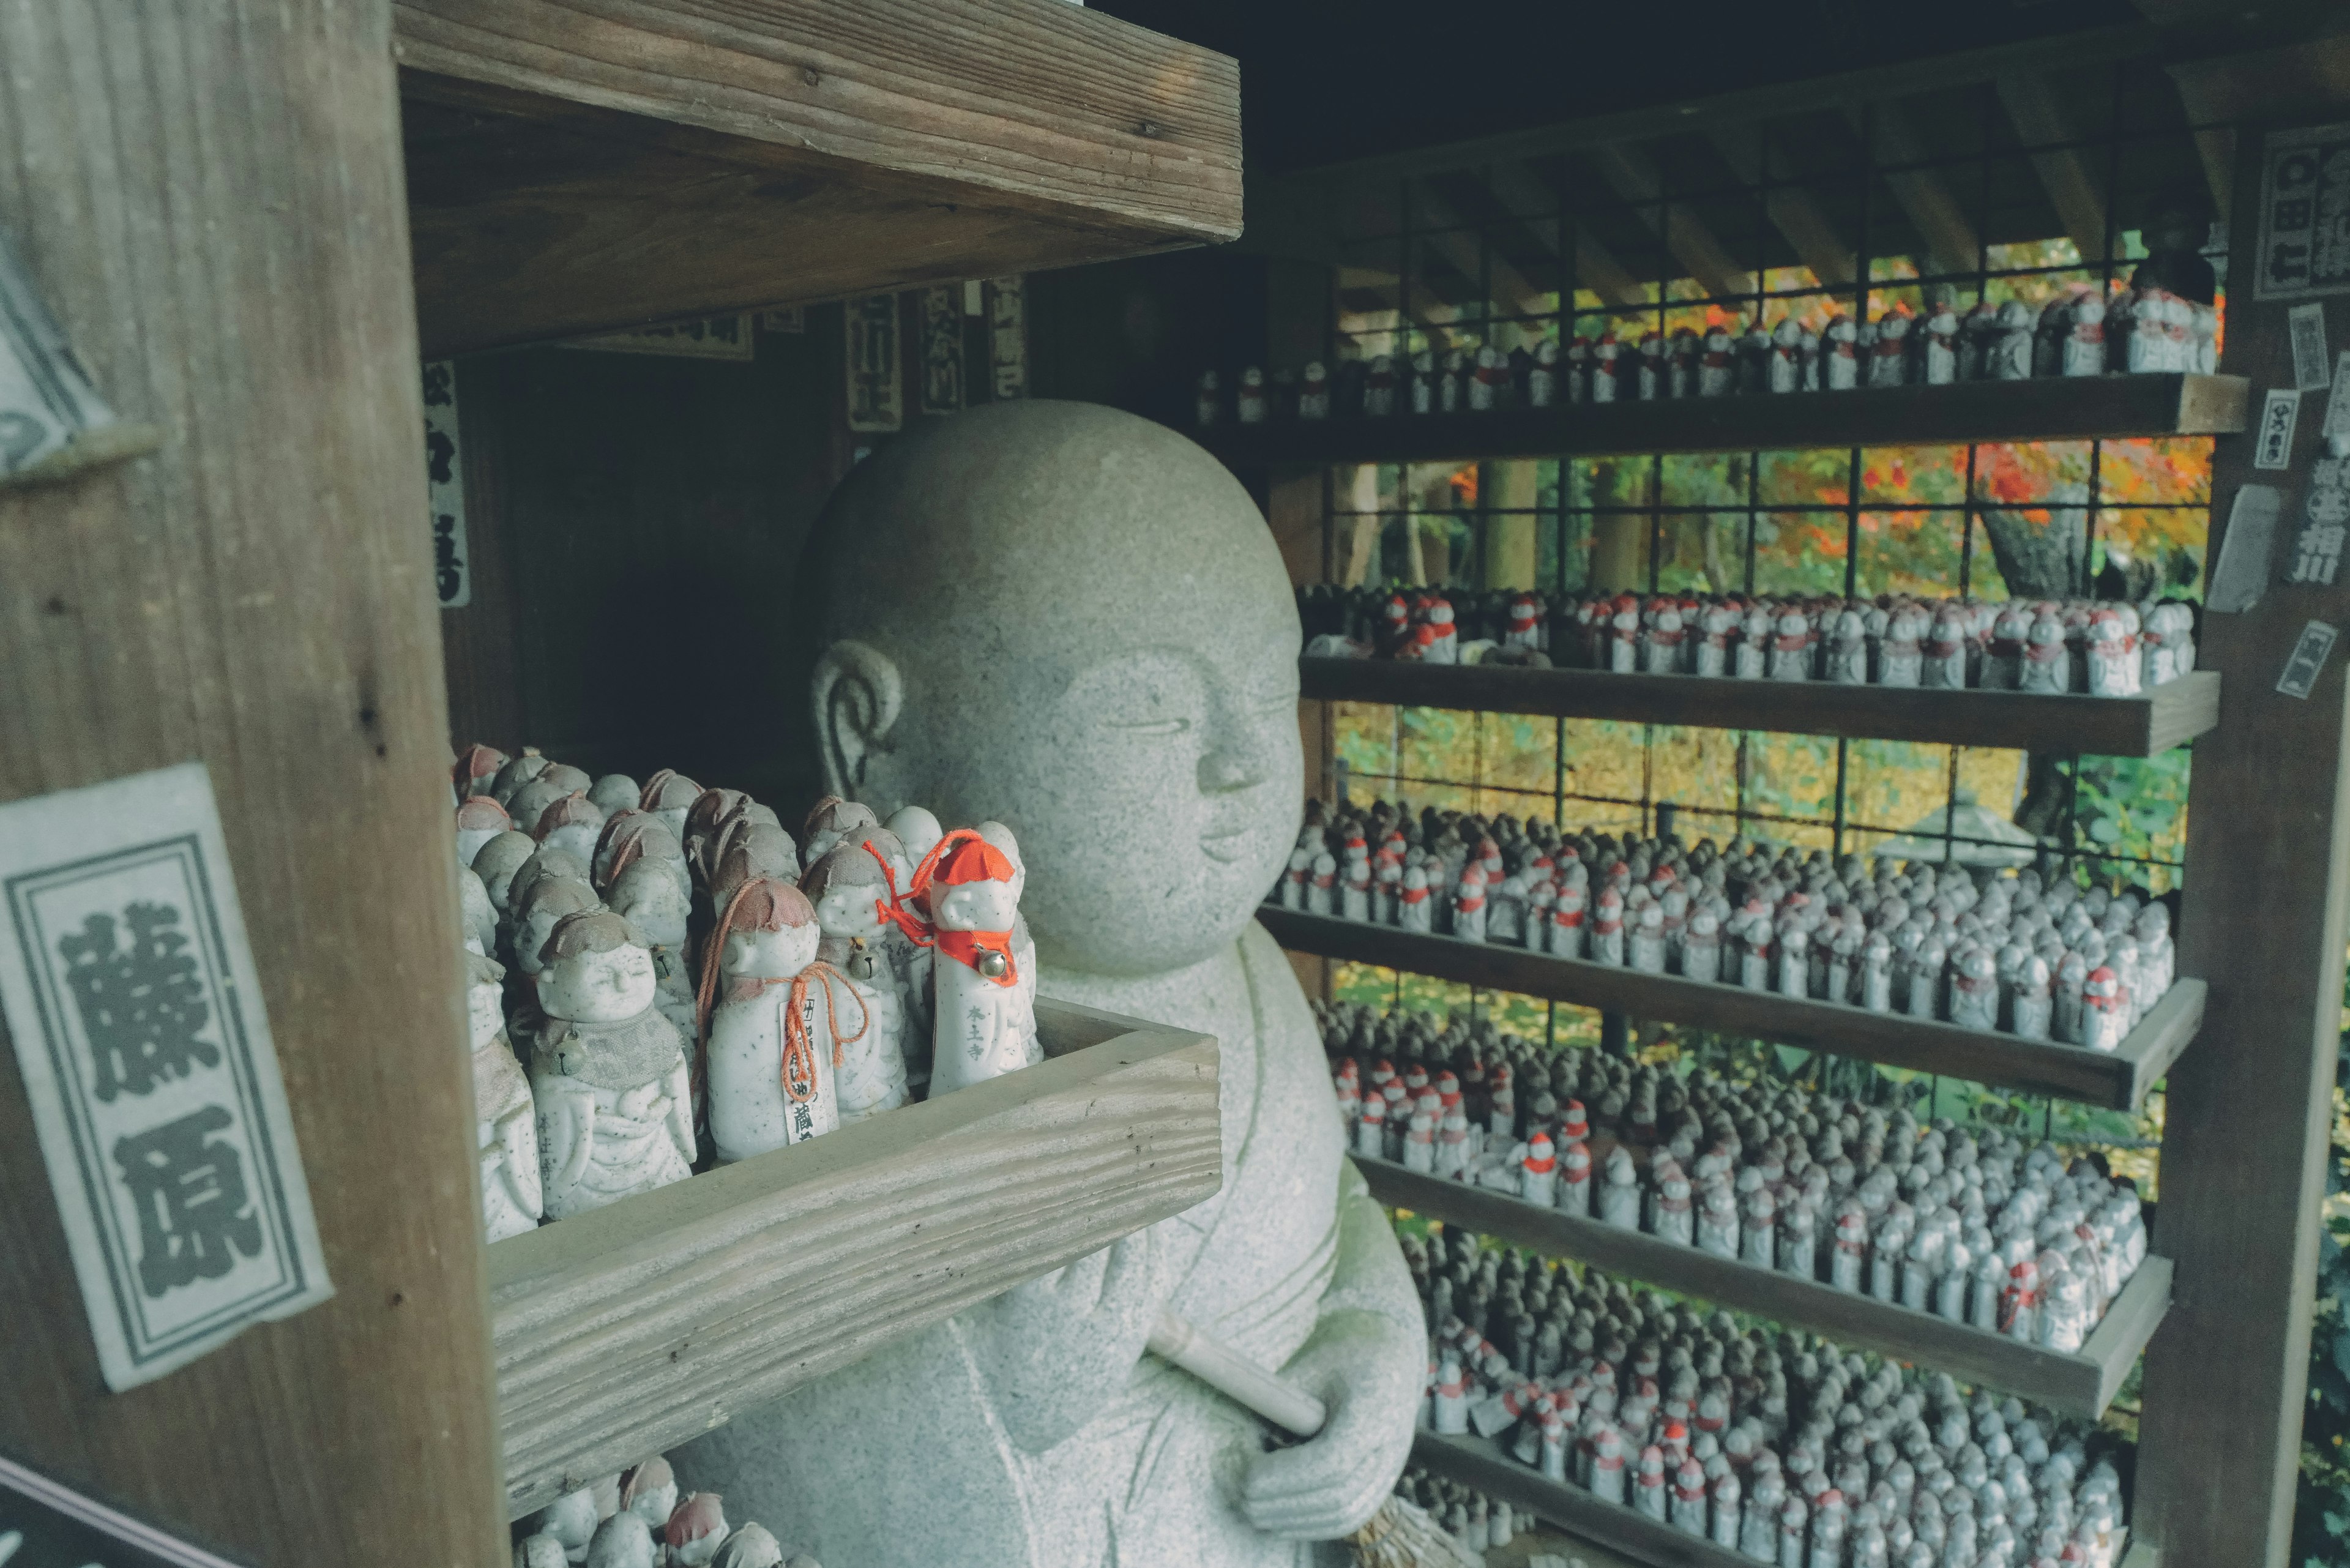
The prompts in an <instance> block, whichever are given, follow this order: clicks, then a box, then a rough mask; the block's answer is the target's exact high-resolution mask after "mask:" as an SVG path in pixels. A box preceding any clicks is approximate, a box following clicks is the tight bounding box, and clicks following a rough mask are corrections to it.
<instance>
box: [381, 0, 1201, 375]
mask: <svg viewBox="0 0 2350 1568" xmlns="http://www.w3.org/2000/svg"><path fill="white" fill-rule="evenodd" d="M392 18H393V20H392V26H393V52H394V56H395V57H396V59H397V60H398V62H399V65H400V93H401V98H402V100H403V121H404V123H403V127H402V136H403V140H404V141H405V143H406V148H407V159H408V191H409V228H410V232H411V241H412V244H413V246H414V250H415V271H416V286H417V314H418V324H419V330H420V332H421V337H422V340H423V349H424V353H425V356H426V358H440V357H442V356H445V355H448V354H452V353H458V352H463V351H470V350H474V349H480V348H495V347H499V346H503V345H507V344H514V343H525V342H532V341H539V340H544V339H547V338H557V337H577V336H580V335H582V334H587V333H594V332H599V331H607V330H610V329H614V328H618V327H633V326H639V325H641V324H644V323H647V322H651V321H660V320H671V319H676V318H680V317H699V316H711V315H718V314H722V313H725V312H732V311H741V310H748V309H754V308H758V307H760V306H778V305H789V304H799V303H805V302H807V301H812V300H820V299H833V298H840V297H844V296H850V295H857V294H866V293H874V292H879V291H880V290H884V289H891V288H899V287H903V286H910V285H913V284H919V283H925V282H951V281H955V280H960V279H963V278H973V277H993V276H1002V275H1008V274H1013V273H1021V272H1029V271H1035V270H1038V269H1041V268H1045V267H1058V266H1067V265H1073V264H1075V263H1078V262H1086V261H1097V260H1102V259H1106V258H1108V257H1113V256H1119V255H1133V254H1141V253H1144V252H1148V251H1153V250H1163V249H1167V248H1170V247H1172V246H1178V245H1190V244H1209V243H1212V242H1215V241H1219V240H1227V239H1230V238H1232V237H1233V236H1234V235H1236V234H1238V233H1239V232H1240V228H1241V181H1240V76H1239V67H1238V66H1237V64H1236V63H1235V62H1234V61H1232V60H1231V59H1229V58H1227V57H1223V56H1222V55H1217V54H1214V53H1212V52H1211V51H1209V50H1206V49H1201V48H1198V47H1193V46H1191V45H1188V44H1181V43H1178V42H1175V41H1174V40H1172V39H1169V38H1165V37H1161V36H1159V35H1157V34H1154V33H1150V32H1149V31H1146V30H1145V29H1143V28H1140V27H1137V26H1131V25H1129V24H1128V23H1124V22H1121V21H1118V20H1117V19H1116V18H1114V17H1111V16H1105V15H1103V14H1101V13H1099V12H1096V11H1089V10H1087V9H1085V8H1083V7H1082V6H1076V5H1066V4H1064V3H1063V0H742V3H740V4H725V3H723V0H395V3H394V5H393V6H392Z"/></svg>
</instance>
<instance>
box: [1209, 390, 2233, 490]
mask: <svg viewBox="0 0 2350 1568" xmlns="http://www.w3.org/2000/svg"><path fill="white" fill-rule="evenodd" d="M2250 404H2251V384H2250V383H2249V382H2248V381H2246V380H2245V379H2244V378H2243V377H2241V376H2192V375H2182V374H2178V373H2175V372H2171V373H2163V374H2153V375H2140V376H2126V375H2109V376H2081V377H2058V378H2051V379H2045V380H2034V381H1968V382H1963V383H1960V385H1957V386H1951V387H1887V388H1883V389H1862V390H1858V391H1851V392H1790V393H1785V394H1783V395H1780V396H1776V397H1771V396H1761V397H1758V396H1752V395H1750V396H1746V397H1736V398H1704V399H1696V398H1682V399H1677V400H1673V401H1670V402H1648V403H1641V402H1631V403H1578V404H1575V405H1573V406H1570V407H1565V408H1548V409H1512V410H1503V411H1499V412H1493V413H1459V414H1419V415H1411V414H1395V415H1390V416H1388V418H1385V419H1361V418H1357V419H1342V420H1316V421H1303V420H1292V421H1285V422H1284V423H1281V424H1277V425H1252V426H1245V427H1243V426H1238V425H1234V426H1230V427H1219V428H1214V429H1210V430H1205V431H1196V430H1195V431H1191V432H1188V433H1190V434H1191V435H1192V436H1193V438H1194V439H1195V440H1197V441H1199V442H1200V443H1201V445H1202V446H1205V447H1206V448H1207V449H1208V450H1209V451H1210V452H1214V453H1215V454H1216V455H1217V456H1218V457H1220V458H1222V460H1223V461H1224V462H1225V463H1227V464H1228V465H1230V466H1231V467H1233V468H1242V469H1246V468H1263V467H1277V466H1281V465H1284V464H1300V465H1307V466H1313V465H1319V464H1322V463H1333V462H1435V461H1440V460H1445V459H1453V458H1472V457H1476V458H1495V457H1579V456H1599V455H1603V454H1610V453H1631V452H1783V451H1791V450H1803V449H1807V448H1808V449H1816V448H1821V447H1855V446H1944V445H1958V444H1960V443H1962V442H1966V441H2086V440H2089V439H2090V438H2092V437H2098V436H2103V437H2127V436H2165V435H2234V434H2236V433H2238V432H2240V431H2242V430H2243V429H2244V428H2245V424H2246V420H2247V417H2248V416H2247V410H2248V409H2249V407H2250Z"/></svg>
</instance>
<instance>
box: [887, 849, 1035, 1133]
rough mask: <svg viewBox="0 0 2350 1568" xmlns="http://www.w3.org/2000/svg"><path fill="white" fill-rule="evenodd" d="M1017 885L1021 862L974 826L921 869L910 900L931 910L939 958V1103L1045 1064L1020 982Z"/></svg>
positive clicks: (935, 1063) (1028, 994)
mask: <svg viewBox="0 0 2350 1568" xmlns="http://www.w3.org/2000/svg"><path fill="white" fill-rule="evenodd" d="M1018 877H1019V871H1018V868H1017V867H1016V866H1015V864H1014V860H1013V857H1011V856H1009V855H1007V854H1005V853H1004V851H1003V850H1002V849H1001V848H999V847H997V846H995V845H993V844H992V843H990V842H989V841H988V840H987V839H985V838H983V837H982V836H980V833H979V831H978V830H977V829H975V828H968V827H962V828H957V829H956V830H955V831H954V832H952V833H950V834H948V835H947V836H945V837H943V838H941V839H940V840H939V842H938V844H937V846H935V847H934V848H932V849H931V853H930V855H929V856H927V857H924V859H923V862H922V864H921V865H920V866H919V867H916V868H915V871H914V885H913V887H912V888H910V889H909V890H908V897H909V898H913V899H916V900H920V901H921V902H922V903H923V904H924V906H925V907H926V908H927V909H928V910H929V911H930V917H931V935H932V940H933V941H934V943H935V945H936V950H937V953H938V959H937V961H936V963H935V967H934V969H933V971H932V980H931V984H932V987H933V990H932V992H931V996H932V999H933V1002H934V1004H935V1007H936V1016H937V1020H938V1022H937V1025H936V1028H937V1035H936V1042H937V1044H936V1054H935V1056H934V1057H933V1058H932V1061H931V1094H933V1095H942V1094H946V1093H948V1092H950V1091H951V1090H955V1089H960V1088H962V1087H963V1086H964V1085H968V1084H976V1083H979V1082H981V1081H982V1080H983V1079H987V1078H995V1077H1001V1076H1002V1075H1004V1074H1006V1073H1011V1072H1016V1071H1017V1070H1019V1069H1020V1068H1022V1067H1025V1066H1027V1065H1028V1064H1030V1063H1031V1062H1032V1061H1034V1060H1037V1059H1039V1058H1038V1057H1037V1056H1035V1055H1034V1054H1032V1053H1033V1052H1034V1050H1035V1038H1036V1026H1035V1004H1034V1002H1033V997H1034V994H1035V992H1033V990H1032V989H1031V988H1029V987H1027V986H1024V985H1023V984H1022V983H1021V981H1022V979H1023V976H1022V974H1021V971H1020V964H1019V961H1018V958H1017V955H1016V954H1015V953H1014V950H1013V934H1014V922H1016V921H1017V920H1018V919H1019V915H1020V894H1019V889H1018V886H1017V881H1018Z"/></svg>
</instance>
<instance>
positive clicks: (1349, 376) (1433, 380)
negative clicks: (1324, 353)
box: [1193, 284, 2220, 427]
mask: <svg viewBox="0 0 2350 1568" xmlns="http://www.w3.org/2000/svg"><path fill="white" fill-rule="evenodd" d="M2219 331H2220V317H2219V312H2218V311H2217V310H2216V309H2214V308H2213V307H2212V306H2209V305H2202V304H2198V303H2196V302H2194V301H2191V300H2186V299H2181V298H2180V297H2178V296H2177V295H2174V294H2172V293H2170V292H2169V291H2168V290H2167V289H2163V288H2159V287H2147V288H2142V289H2125V290H2123V291H2121V292H2119V293H2117V294H2116V295H2114V296H2111V297H2110V298H2108V297H2107V296H2105V295H2104V294H2103V293H2101V292H2100V291H2099V290H2098V289H2096V288H2095V287H2094V286H2090V285H2087V284H2080V285H2076V286H2074V287H2073V288H2071V289H2069V290H2067V291H2066V292H2065V293H2064V294H2061V295H2059V296H2056V297H2055V298H2054V299H2052V300H2050V301H2049V302H2048V303H2047V304H2046V305H2044V306H2042V307H2041V308H2040V309H2039V310H2037V311H2034V310H2033V308H2032V306H2029V305H2027V304H2025V303H2024V302H2023V301H2022V300H2020V299H2010V300H2007V301H2005V302H2004V303H2002V304H1998V305H1994V304H1992V303H1991V302H1990V301H1989V300H1983V301H1981V302H1979V303H1977V304H1976V305H1975V306H1973V307H1972V308H1970V309H1969V310H1968V311H1966V312H1965V313H1964V314H1963V315H1961V314H1960V311H1959V309H1958V307H1957V306H1955V305H1954V304H1951V303H1949V302H1947V301H1945V302H1941V303H1938V304H1933V305H1929V306H1927V307H1926V310H1925V312H1924V313H1923V314H1922V315H1920V314H1918V313H1916V312H1913V311H1912V310H1911V309H1910V308H1909V307H1908V306H1906V305H1897V306H1893V307H1892V308H1891V309H1890V310H1887V311H1886V312H1885V313H1884V314H1883V315H1881V316H1879V317H1877V319H1876V320H1874V321H1856V320H1854V319H1853V318H1852V317H1849V316H1846V315H1844V314H1843V313H1841V312H1839V313H1837V314H1835V315H1834V316H1832V317H1829V318H1828V319H1827V321H1826V322H1825V324H1823V325H1822V326H1821V327H1818V328H1817V329H1814V327H1811V326H1809V325H1807V324H1806V323H1805V322H1804V321H1803V320H1801V319H1800V318H1798V317H1794V316H1792V315H1789V316H1782V317H1780V318H1779V320H1778V321H1777V322H1776V323H1775V324H1773V325H1769V326H1765V325H1764V324H1763V322H1762V321H1761V320H1759V319H1756V320H1752V321H1730V320H1717V321H1714V322H1712V323H1711V325H1709V326H1708V327H1706V328H1705V330H1704V331H1703V332H1701V333H1700V331H1699V330H1698V329H1697V328H1695V327H1676V328H1675V329H1673V330H1672V331H1671V332H1670V333H1667V332H1665V331H1663V330H1662V329H1661V328H1659V327H1656V326H1654V325H1650V326H1648V327H1646V328H1645V329H1641V328H1638V327H1632V326H1630V325H1628V324H1627V327H1625V329H1624V330H1623V331H1622V332H1621V333H1619V332H1618V331H1617V329H1616V328H1615V327H1612V326H1611V327H1606V328H1604V329H1603V330H1602V331H1601V332H1600V333H1599V335H1598V336H1597V337H1589V336H1586V335H1583V334H1576V335H1575V336H1574V337H1570V338H1568V339H1567V341H1566V342H1565V345H1564V346H1563V347H1562V346H1561V344H1560V343H1559V342H1558V340H1557V339H1555V338H1549V337H1545V338H1544V339H1542V340H1541V341H1540V342H1538V343H1536V344H1535V345H1534V347H1533V348H1514V349H1512V350H1511V351H1510V352H1508V353H1506V354H1504V353H1503V352H1502V350H1501V349H1499V348H1495V347H1493V346H1492V345H1490V344H1488V345H1486V346H1484V347H1482V348H1472V347H1465V346H1464V347H1460V348H1449V349H1446V350H1444V351H1442V352H1441V353H1440V352H1438V351H1437V350H1436V349H1434V348H1423V349H1421V350H1420V351H1419V353H1417V354H1415V355H1413V356H1411V358H1409V361H1408V362H1406V363H1405V364H1403V365H1400V366H1399V365H1398V364H1397V362H1396V361H1395V360H1394V359H1393V358H1389V357H1388V356H1387V355H1384V354H1381V355H1377V356H1375V357H1373V358H1371V359H1369V360H1368V361H1367V362H1366V361H1360V360H1349V361H1345V362H1342V363H1341V364H1340V366H1339V369H1338V374H1337V376H1336V378H1335V379H1334V378H1333V377H1332V376H1331V375H1330V373H1329V370H1328V369H1327V367H1326V366H1325V365H1323V364H1322V363H1321V362H1320V361H1318V360H1317V361H1315V362H1314V363H1312V364H1309V365H1307V366H1306V367H1305V370H1304V371H1303V373H1292V372H1290V371H1286V370H1276V371H1274V374H1273V375H1272V376H1271V377H1270V378H1268V377H1267V376H1266V375H1265V373H1264V371H1263V369H1259V368H1258V367H1256V366H1253V365H1252V366H1250V367H1249V368H1248V369H1244V370H1243V371H1242V372H1241V373H1240V376H1239V378H1238V379H1237V380H1236V382H1235V384H1234V385H1233V387H1232V389H1231V396H1230V399H1229V400H1227V397H1226V391H1225V387H1224V384H1223V379H1222V377H1221V376H1220V375H1219V374H1218V373H1217V372H1216V371H1213V370H1209V371H1206V372H1203V373H1202V374H1201V377H1200V380H1199V384H1198V387H1197V389H1196V395H1195V399H1194V408H1193V418H1194V420H1195V421H1197V422H1198V423H1199V424H1200V425H1201V426H1203V427H1205V426H1213V425H1220V424H1223V423H1225V422H1227V421H1230V422H1232V423H1237V424H1243V425H1262V424H1269V423H1274V422H1278V421H1286V420H1325V419H1330V418H1333V417H1336V418H1340V419H1345V418H1350V417H1356V416H1361V417H1366V418H1371V419H1378V418H1382V417H1385V416H1388V415H1393V414H1451V413H1462V412H1467V413H1484V412H1489V411H1492V410H1506V409H1516V408H1523V409H1546V408H1555V407H1558V406H1561V405H1565V406H1574V405H1577V404H1583V403H1594V404H1596V403H1631V402H1654V401H1660V400H1669V399H1679V398H1727V397H1735V396H1744V395H1752V394H1758V393H1773V392H1818V391H1830V392H1839V391H1851V390H1855V389H1862V388H1883V387H1921V386H1922V387H1944V386H1950V385H1953V384H1955V383H1957V382H1960V381H2024V380H2031V379H2035V378H2047V377H2063V376H2102V375H2105V374H2106V373H2107V372H2108V371H2124V372H2134V373H2144V372H2159V371H2199V372H2205V373H2209V372H2210V371H2211V370H2214V369H2217V368H2218V366H2219Z"/></svg>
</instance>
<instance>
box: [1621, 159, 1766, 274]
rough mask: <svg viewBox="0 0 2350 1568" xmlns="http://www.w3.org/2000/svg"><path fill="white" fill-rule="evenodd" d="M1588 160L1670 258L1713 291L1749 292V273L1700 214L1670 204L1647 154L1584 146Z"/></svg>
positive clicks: (1662, 180)
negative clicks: (1629, 206)
mask: <svg viewBox="0 0 2350 1568" xmlns="http://www.w3.org/2000/svg"><path fill="white" fill-rule="evenodd" d="M1584 156H1585V157H1586V158H1588V159H1590V160H1591V161H1592V163H1593V165H1594V166H1595V167H1596V168H1597V169H1598V171H1599V173H1600V177H1601V178H1602V179H1604V180H1606V181H1607V183H1608V185H1609V186H1610V187H1612V188H1613V189H1614V191H1615V192H1616V193H1617V195H1618V196H1621V197H1622V198H1623V199H1624V200H1625V201H1626V202H1629V203H1630V204H1631V206H1632V209H1633V211H1634V212H1636V213H1638V214H1639V216H1640V221H1641V222H1642V223H1646V224H1648V227H1649V228H1651V229H1653V230H1655V231H1656V234H1657V237H1658V238H1659V239H1660V240H1662V241H1664V242H1665V248H1666V249H1667V250H1669V251H1670V252H1671V253H1672V254H1673V259H1674V260H1676V261H1678V262H1679V263H1680V264H1681V265H1683V266H1685V267H1687V268H1689V270H1690V276H1691V277H1693V278H1695V279H1697V280H1698V282H1699V283H1700V284H1701V285H1703V286H1704V287H1705V289H1706V291H1707V292H1708V293H1710V294H1713V295H1716V296H1729V295H1740V294H1752V293H1753V292H1754V277H1753V275H1752V274H1751V273H1749V272H1747V271H1746V270H1745V269H1744V268H1743V267H1741V266H1740V265H1738V263H1737V261H1736V260H1735V258H1733V257H1732V256H1731V254H1730V251H1729V248H1728V247H1727V246H1725V245H1723V244H1722V243H1721V241H1720V240H1718V239H1716V238H1715V237H1714V234H1713V231H1712V230H1711V229H1709V228H1708V227H1706V225H1705V222H1704V220H1703V219H1701V218H1700V217H1699V216H1698V215H1697V214H1696V213H1693V212H1691V211H1690V210H1689V208H1687V207H1686V206H1681V205H1678V204H1668V203H1667V202H1666V201H1665V182H1664V178H1663V176H1661V175H1659V173H1658V172H1657V166H1656V165H1655V164H1654V163H1652V162H1650V161H1649V160H1648V154H1647V153H1645V152H1642V151H1640V150H1639V149H1638V148H1637V147H1633V146H1631V145H1629V144H1627V143H1624V142H1611V143H1608V144H1606V145H1604V146H1599V147H1593V148H1588V149H1586V151H1585V152H1584Z"/></svg>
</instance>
